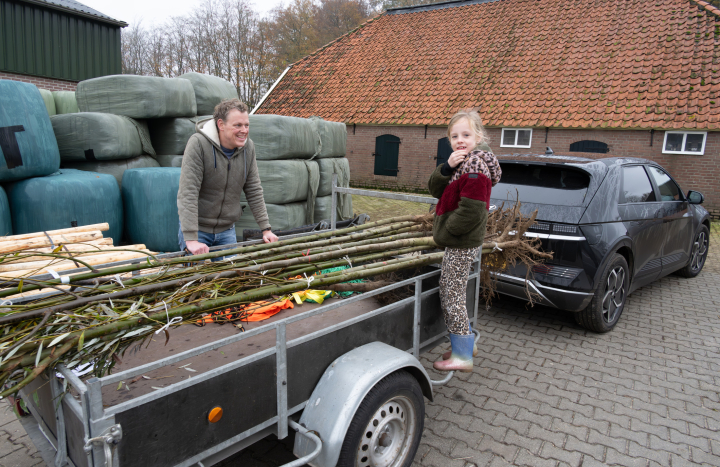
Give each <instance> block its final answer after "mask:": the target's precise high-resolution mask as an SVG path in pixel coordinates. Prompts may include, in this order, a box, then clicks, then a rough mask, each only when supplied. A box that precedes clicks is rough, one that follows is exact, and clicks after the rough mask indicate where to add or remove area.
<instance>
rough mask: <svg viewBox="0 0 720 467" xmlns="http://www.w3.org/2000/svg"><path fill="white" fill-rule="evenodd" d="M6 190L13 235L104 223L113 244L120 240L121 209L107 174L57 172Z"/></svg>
mask: <svg viewBox="0 0 720 467" xmlns="http://www.w3.org/2000/svg"><path fill="white" fill-rule="evenodd" d="M7 190H8V191H7V194H8V198H9V200H10V212H11V213H12V225H13V233H14V234H16V235H18V234H24V233H30V232H42V231H47V230H56V229H65V228H69V227H76V226H78V225H89V224H100V223H103V222H107V223H108V224H110V230H109V233H108V235H109V236H110V237H111V238H113V239H114V240H115V241H116V242H117V241H119V240H120V238H121V237H120V236H121V234H122V231H123V206H122V200H121V199H120V189H119V188H118V184H117V182H116V181H115V178H114V177H113V176H111V175H106V174H100V173H94V172H83V171H81V170H72V169H61V170H59V171H58V172H56V173H54V174H52V175H48V176H45V177H36V178H29V179H27V180H22V181H19V182H15V183H12V184H10V185H9V186H8V188H7Z"/></svg>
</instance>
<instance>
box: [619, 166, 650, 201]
mask: <svg viewBox="0 0 720 467" xmlns="http://www.w3.org/2000/svg"><path fill="white" fill-rule="evenodd" d="M622 170H623V188H622V193H621V194H620V203H621V204H622V203H643V202H650V201H655V190H653V187H652V184H651V183H650V179H649V178H648V176H647V173H646V172H645V169H644V168H643V167H642V166H640V165H629V166H626V167H623V168H622Z"/></svg>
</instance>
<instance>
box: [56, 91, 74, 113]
mask: <svg viewBox="0 0 720 467" xmlns="http://www.w3.org/2000/svg"><path fill="white" fill-rule="evenodd" d="M52 95H53V100H54V101H55V114H56V115H62V114H74V113H78V112H80V110H79V109H78V103H77V99H76V98H75V92H74V91H53V93H52Z"/></svg>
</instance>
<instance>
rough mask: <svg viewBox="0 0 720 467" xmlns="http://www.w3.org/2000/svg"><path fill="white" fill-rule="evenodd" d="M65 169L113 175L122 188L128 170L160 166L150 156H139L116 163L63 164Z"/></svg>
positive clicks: (116, 161)
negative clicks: (124, 175)
mask: <svg viewBox="0 0 720 467" xmlns="http://www.w3.org/2000/svg"><path fill="white" fill-rule="evenodd" d="M63 167H64V168H68V169H77V170H85V171H87V172H97V173H101V174H108V175H112V176H113V177H115V180H117V183H118V186H119V187H120V188H122V178H123V174H124V173H125V171H126V170H128V169H141V168H146V167H160V164H158V161H156V160H155V159H153V158H152V157H150V156H138V157H133V158H132V159H123V160H115V161H87V162H63Z"/></svg>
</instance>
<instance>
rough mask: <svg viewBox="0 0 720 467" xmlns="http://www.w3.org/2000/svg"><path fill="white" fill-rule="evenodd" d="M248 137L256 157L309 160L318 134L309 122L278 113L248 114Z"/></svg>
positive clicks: (315, 146)
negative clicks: (253, 144)
mask: <svg viewBox="0 0 720 467" xmlns="http://www.w3.org/2000/svg"><path fill="white" fill-rule="evenodd" d="M250 139H251V140H252V141H253V143H255V156H256V157H257V159H258V160H277V159H310V158H311V157H313V155H315V154H316V153H318V152H319V149H320V137H319V135H318V133H317V130H316V129H315V127H314V126H313V123H312V121H310V120H308V119H305V118H297V117H283V116H281V115H250Z"/></svg>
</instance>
